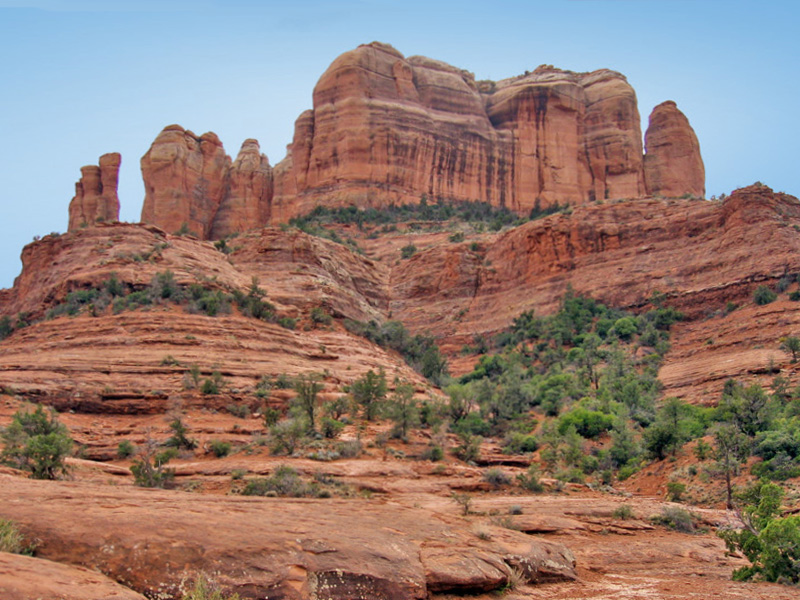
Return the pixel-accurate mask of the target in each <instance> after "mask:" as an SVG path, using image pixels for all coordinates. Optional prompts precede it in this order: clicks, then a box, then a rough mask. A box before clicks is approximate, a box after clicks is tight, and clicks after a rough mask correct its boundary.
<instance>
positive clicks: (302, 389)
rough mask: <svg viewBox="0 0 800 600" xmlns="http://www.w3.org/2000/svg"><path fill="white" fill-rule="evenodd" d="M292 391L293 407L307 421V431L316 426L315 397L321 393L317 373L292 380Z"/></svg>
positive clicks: (299, 376)
mask: <svg viewBox="0 0 800 600" xmlns="http://www.w3.org/2000/svg"><path fill="white" fill-rule="evenodd" d="M293 387H294V391H295V392H297V396H295V397H294V400H293V401H292V404H293V407H294V408H296V410H298V411H299V412H300V413H302V414H304V415H305V416H306V418H307V419H308V429H309V431H315V430H316V426H317V421H316V417H317V395H318V394H319V393H320V392H321V391H322V387H323V386H322V382H321V381H320V375H319V374H318V373H305V374H302V375H298V376H297V377H296V378H295V380H294V385H293Z"/></svg>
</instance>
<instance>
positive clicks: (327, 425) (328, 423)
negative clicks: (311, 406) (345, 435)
mask: <svg viewBox="0 0 800 600" xmlns="http://www.w3.org/2000/svg"><path fill="white" fill-rule="evenodd" d="M343 429H344V423H342V422H341V421H337V420H336V419H331V418H330V417H322V421H321V422H320V433H322V436H323V437H324V438H326V439H329V440H332V439H334V438H337V437H339V434H340V433H342V430H343Z"/></svg>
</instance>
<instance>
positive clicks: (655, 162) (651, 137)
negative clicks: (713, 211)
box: [644, 100, 706, 198]
mask: <svg viewBox="0 0 800 600" xmlns="http://www.w3.org/2000/svg"><path fill="white" fill-rule="evenodd" d="M644 143H645V149H646V151H647V153H646V154H645V157H644V174H645V183H646V184H647V193H648V194H651V195H653V196H655V195H661V196H667V197H678V196H683V195H685V194H689V195H690V196H695V197H698V198H702V197H703V196H705V193H706V171H705V167H704V165H703V158H702V157H701V156H700V143H699V142H698V141H697V136H696V135H695V133H694V129H692V126H691V125H689V119H687V118H686V115H684V114H683V113H682V112H681V111H680V110H678V107H677V105H676V104H675V103H674V102H672V101H671V100H668V101H667V102H663V103H662V104H659V105H658V106H656V107H655V108H654V109H653V112H652V113H651V114H650V124H649V126H648V127H647V133H646V134H645V138H644Z"/></svg>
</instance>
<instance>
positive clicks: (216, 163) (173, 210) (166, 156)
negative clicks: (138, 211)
mask: <svg viewBox="0 0 800 600" xmlns="http://www.w3.org/2000/svg"><path fill="white" fill-rule="evenodd" d="M230 162H231V159H230V157H229V156H228V155H227V154H225V150H224V149H223V147H222V143H221V142H220V141H219V138H218V137H217V135H216V134H215V133H211V132H209V133H204V134H203V135H202V136H200V137H198V136H196V135H195V134H194V133H192V132H191V131H189V130H186V129H184V128H183V127H181V126H180V125H168V126H167V127H165V128H164V130H163V131H162V132H161V133H160V134H159V135H158V137H157V138H156V139H155V141H154V142H153V144H152V145H151V146H150V149H149V150H148V151H147V153H146V154H145V155H144V156H143V157H142V160H141V166H142V177H143V178H144V187H145V197H144V205H143V207H142V221H143V222H145V223H152V224H154V225H157V226H158V227H161V228H163V229H165V230H166V231H179V230H182V229H183V230H188V231H189V232H190V233H192V234H194V235H195V236H197V237H199V238H201V239H207V238H208V236H209V234H210V233H211V227H212V225H213V220H214V216H215V215H216V213H217V210H218V209H219V206H220V203H221V202H222V198H223V196H224V195H225V192H226V184H227V181H226V174H227V172H228V169H229V168H230Z"/></svg>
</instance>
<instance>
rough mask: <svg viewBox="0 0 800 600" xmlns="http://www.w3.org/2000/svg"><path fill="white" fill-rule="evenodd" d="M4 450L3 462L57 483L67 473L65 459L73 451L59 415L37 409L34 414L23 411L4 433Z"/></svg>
mask: <svg viewBox="0 0 800 600" xmlns="http://www.w3.org/2000/svg"><path fill="white" fill-rule="evenodd" d="M2 440H3V443H4V445H5V448H4V450H3V452H2V454H0V460H2V461H3V462H4V463H5V464H7V465H10V466H12V467H15V468H17V469H22V470H25V471H30V472H31V474H32V475H33V477H35V478H36V479H56V478H57V477H58V476H59V475H63V474H65V473H66V472H67V466H66V464H65V462H64V459H65V458H66V457H67V455H68V454H69V452H70V450H72V438H71V437H70V436H69V431H68V430H67V428H66V427H65V426H64V425H63V424H61V423H60V422H59V421H58V418H57V416H56V412H55V411H53V410H51V411H49V414H48V412H45V409H44V407H42V406H41V405H37V406H36V409H35V410H34V411H33V412H30V411H28V410H20V411H18V412H16V413H15V414H14V416H13V417H12V419H11V424H10V425H9V426H8V427H7V428H6V429H5V431H3V434H2Z"/></svg>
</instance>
